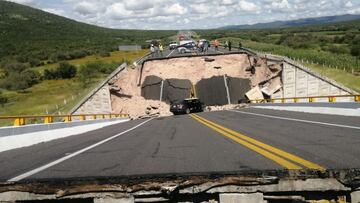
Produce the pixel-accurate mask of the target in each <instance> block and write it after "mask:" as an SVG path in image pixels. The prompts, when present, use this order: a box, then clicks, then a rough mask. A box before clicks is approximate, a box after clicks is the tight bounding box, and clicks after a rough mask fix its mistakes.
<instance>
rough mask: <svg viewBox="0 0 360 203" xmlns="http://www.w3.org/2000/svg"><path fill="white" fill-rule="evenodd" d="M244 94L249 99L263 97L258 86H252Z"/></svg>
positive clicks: (261, 98)
mask: <svg viewBox="0 0 360 203" xmlns="http://www.w3.org/2000/svg"><path fill="white" fill-rule="evenodd" d="M245 95H246V97H247V98H248V99H249V100H263V99H264V96H263V94H262V92H261V90H260V87H259V86H256V87H254V88H252V89H251V90H250V91H248V92H247V93H246V94H245Z"/></svg>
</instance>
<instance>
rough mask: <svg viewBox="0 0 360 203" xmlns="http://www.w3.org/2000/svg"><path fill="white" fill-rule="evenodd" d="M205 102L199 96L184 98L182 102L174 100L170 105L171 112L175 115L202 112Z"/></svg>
mask: <svg viewBox="0 0 360 203" xmlns="http://www.w3.org/2000/svg"><path fill="white" fill-rule="evenodd" d="M202 111H203V104H202V103H201V102H200V100H199V99H197V98H189V99H184V100H182V101H180V102H174V103H172V104H171V105H170V112H172V113H173V114H174V115H177V114H189V113H194V112H202Z"/></svg>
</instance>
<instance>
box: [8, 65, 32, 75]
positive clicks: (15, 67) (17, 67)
mask: <svg viewBox="0 0 360 203" xmlns="http://www.w3.org/2000/svg"><path fill="white" fill-rule="evenodd" d="M27 68H29V67H28V66H26V65H25V64H23V63H17V62H12V63H7V64H6V65H5V66H4V71H5V75H10V73H12V72H16V73H21V72H22V71H24V70H25V69H27Z"/></svg>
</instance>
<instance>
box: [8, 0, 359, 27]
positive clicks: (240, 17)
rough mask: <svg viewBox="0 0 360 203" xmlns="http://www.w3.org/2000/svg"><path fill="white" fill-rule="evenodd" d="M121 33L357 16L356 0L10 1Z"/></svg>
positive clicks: (357, 2)
mask: <svg viewBox="0 0 360 203" xmlns="http://www.w3.org/2000/svg"><path fill="white" fill-rule="evenodd" d="M10 1H13V2H16V3H20V4H24V5H28V6H31V7H34V8H38V9H41V10H44V11H47V12H50V13H54V14H57V15H61V16H64V17H67V18H71V19H74V20H77V21H80V22H85V23H89V24H94V25H98V26H102V27H109V28H119V29H155V30H158V29H173V30H181V29H208V28H218V27H223V26H227V25H242V24H254V23H264V22H272V21H276V20H293V19H299V18H308V17H320V16H332V15H342V14H360V0H10Z"/></svg>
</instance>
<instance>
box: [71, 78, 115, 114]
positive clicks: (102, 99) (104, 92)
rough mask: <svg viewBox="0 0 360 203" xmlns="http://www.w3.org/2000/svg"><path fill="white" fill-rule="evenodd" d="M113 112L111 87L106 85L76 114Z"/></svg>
mask: <svg viewBox="0 0 360 203" xmlns="http://www.w3.org/2000/svg"><path fill="white" fill-rule="evenodd" d="M111 112H112V109H111V100H110V90H109V85H105V86H103V87H101V88H100V89H99V90H98V91H97V92H96V93H95V94H94V95H92V96H91V97H90V98H89V99H88V100H87V101H86V102H85V103H84V104H83V105H81V106H80V108H79V109H77V110H76V112H75V114H110V113H111Z"/></svg>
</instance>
